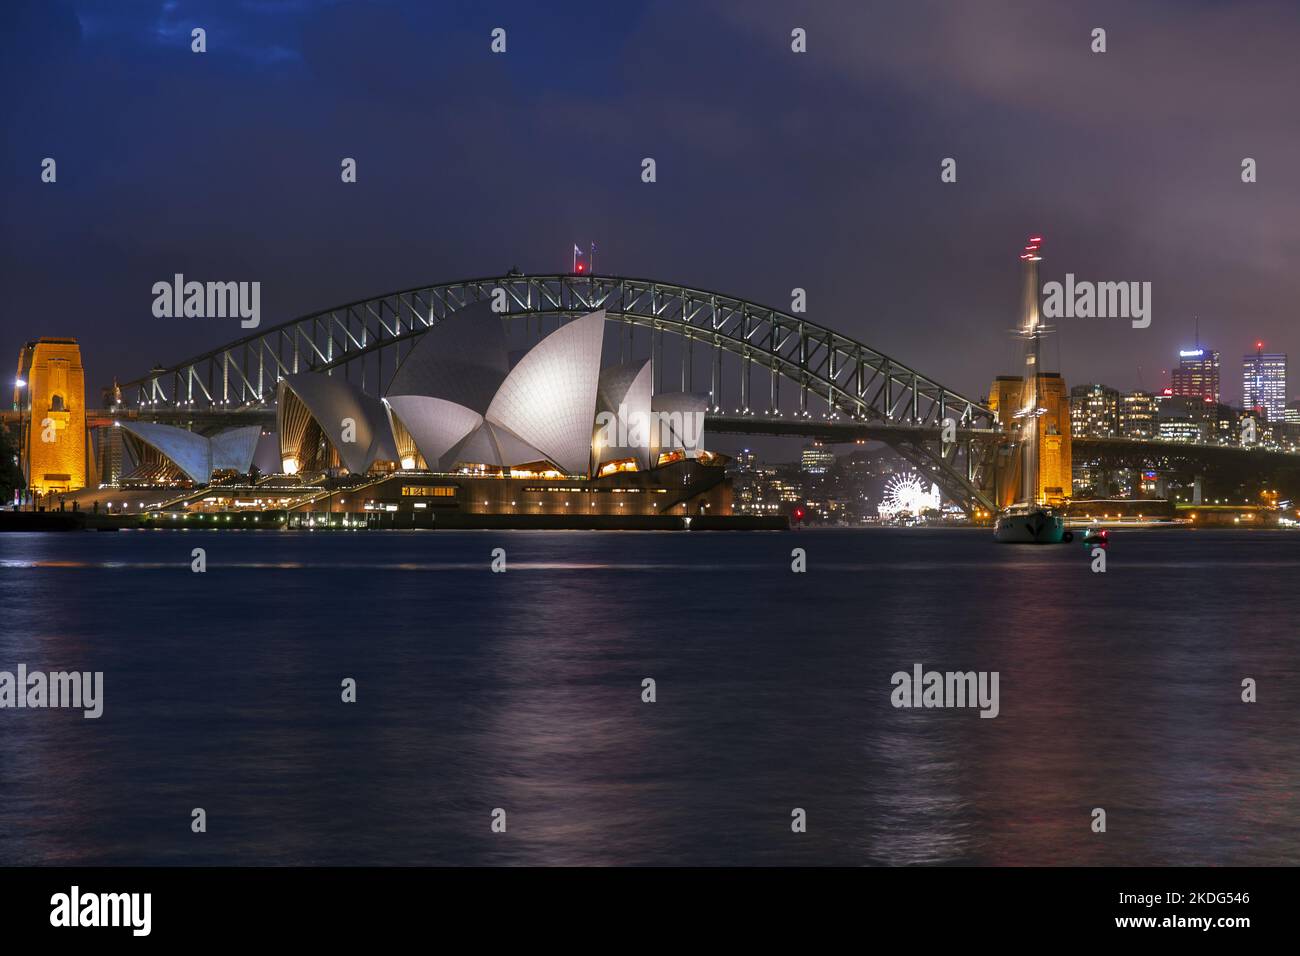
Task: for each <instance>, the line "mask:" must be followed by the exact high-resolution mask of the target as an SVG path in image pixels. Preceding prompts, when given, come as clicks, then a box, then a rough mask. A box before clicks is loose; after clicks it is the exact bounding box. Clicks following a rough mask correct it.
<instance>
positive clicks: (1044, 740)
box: [0, 530, 1300, 865]
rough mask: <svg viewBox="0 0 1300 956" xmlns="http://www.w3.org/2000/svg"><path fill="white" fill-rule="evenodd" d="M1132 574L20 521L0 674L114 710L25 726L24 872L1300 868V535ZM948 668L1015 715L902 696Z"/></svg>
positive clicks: (1158, 534)
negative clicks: (970, 676) (94, 680)
mask: <svg viewBox="0 0 1300 956" xmlns="http://www.w3.org/2000/svg"><path fill="white" fill-rule="evenodd" d="M194 548H203V549H204V550H205V552H206V561H207V570H206V572H204V573H201V574H200V573H194V572H193V571H192V570H191V563H192V560H193V559H192V550H193V549H194ZM495 548H504V549H505V554H506V567H507V570H506V572H505V573H493V572H492V571H491V570H490V564H491V560H492V551H493V549H495ZM793 548H803V549H805V550H806V554H807V571H806V572H804V573H794V572H792V570H791V560H792V559H791V549H793ZM1106 558H1107V568H1106V572H1105V573H1094V572H1093V570H1092V556H1091V554H1090V551H1089V549H1087V548H1085V547H1083V546H1081V545H1080V544H1079V543H1078V542H1076V543H1075V544H1073V545H1059V546H1054V547H1023V548H1016V547H1006V546H1000V545H995V544H994V543H993V541H992V539H991V534H990V533H989V532H988V531H964V530H945V531H940V530H899V531H890V530H872V531H797V532H790V533H726V532H714V533H700V532H689V533H664V532H646V533H629V532H590V533H588V532H463V533H457V532H351V533H348V532H335V533H311V532H269V531H267V532H227V533H211V532H209V533H200V532H169V531H156V532H123V533H117V534H111V533H101V534H94V533H80V534H78V533H68V534H11V535H3V536H0V671H10V672H13V671H14V670H15V669H16V668H17V666H18V665H19V664H25V665H26V666H27V667H28V669H30V670H37V669H40V670H45V671H54V670H76V671H102V672H103V674H104V691H103V695H104V700H103V715H102V716H101V717H100V718H98V719H84V718H83V717H82V715H81V713H80V712H79V711H71V710H49V709H46V710H39V709H23V710H17V709H4V710H0V863H4V864H60V863H62V864H236V865H285V864H327V865H333V864H339V865H342V864H403V865H437V864H453V865H461V864H469V865H473V864H597V865H611V864H612V865H618V864H642V865H663V864H678V865H692V864H699V865H728V864H750V865H754V864H757V865H779V864H840V865H858V864H916V863H939V864H995V865H997V864H1098V865H1112V864H1114V865H1118V864H1294V863H1296V862H1297V861H1298V860H1300V631H1298V630H1297V621H1300V589H1298V588H1297V586H1296V585H1297V582H1300V536H1296V535H1295V534H1292V533H1287V532H1266V531H1253V532H1233V531H1222V532H1216V531H1208V532H1206V531H1188V530H1173V531H1124V532H1115V533H1112V535H1111V543H1110V546H1109V548H1108V551H1107V555H1106ZM916 664H921V665H923V667H924V668H926V669H936V670H940V671H958V670H960V671H967V670H975V671H986V672H992V671H996V672H998V674H999V676H1000V681H999V688H1000V701H999V712H998V716H997V717H996V718H994V719H983V718H981V717H980V716H979V712H978V711H977V710H975V709H971V708H965V709H962V708H952V709H899V708H895V707H894V706H893V705H892V704H891V692H892V691H893V686H892V684H891V675H893V674H894V673H895V672H898V671H905V672H909V673H910V672H911V671H912V669H913V667H914V665H916ZM345 678H353V679H355V681H356V683H357V700H356V702H355V703H344V702H343V701H342V700H341V682H342V681H343V680H344V679H345ZM645 678H653V680H654V681H655V694H656V700H655V701H654V702H653V703H646V702H643V700H642V694H643V689H642V688H643V684H642V682H643V679H645ZM1245 678H1253V679H1254V680H1255V681H1256V682H1257V688H1258V690H1257V693H1258V701H1257V702H1256V703H1243V701H1242V699H1241V695H1242V681H1243V679H1245ZM198 807H201V808H203V809H204V810H205V811H206V817H207V832H206V833H194V832H192V831H191V812H192V810H193V809H194V808H198ZM495 808H501V809H503V810H505V811H506V819H507V828H506V832H505V833H494V832H492V828H491V823H492V812H493V810H494V809H495ZM795 808H802V809H803V810H805V811H806V816H807V832H805V833H795V832H792V829H791V819H792V816H791V814H792V810H794V809H795ZM1094 808H1103V809H1104V810H1105V811H1106V832H1105V833H1095V832H1093V830H1092V826H1091V825H1092V821H1093V810H1094Z"/></svg>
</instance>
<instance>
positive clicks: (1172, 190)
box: [0, 0, 1300, 402]
mask: <svg viewBox="0 0 1300 956" xmlns="http://www.w3.org/2000/svg"><path fill="white" fill-rule="evenodd" d="M0 17H3V29H2V30H0V36H2V39H0V90H2V91H3V92H2V93H0V111H3V128H4V134H5V140H4V150H3V169H2V170H0V191H2V192H0V243H2V248H3V256H2V258H0V282H2V285H3V296H4V318H3V322H2V323H0V359H3V361H5V362H12V361H14V360H15V358H16V356H17V352H18V349H19V346H20V345H21V343H22V342H23V341H25V340H26V339H28V338H32V337H35V336H38V335H74V336H76V337H77V338H79V339H80V340H81V342H82V348H83V353H84V355H85V357H86V359H87V364H88V366H89V369H90V377H89V379H88V385H91V386H94V387H98V386H100V385H103V384H105V383H106V382H107V381H108V380H109V379H110V377H111V376H113V375H114V374H116V375H118V376H119V377H120V378H123V379H127V378H132V377H135V376H137V375H140V374H143V373H144V372H146V371H147V370H148V368H149V367H150V366H151V365H152V364H154V363H155V362H163V363H170V362H174V361H177V360H179V359H182V358H184V357H186V356H187V355H189V354H192V353H195V352H200V351H204V350H206V349H208V348H211V347H214V346H217V345H219V344H221V343H222V342H224V341H226V340H229V339H232V338H235V337H237V336H238V335H239V334H240V330H239V329H238V324H237V322H235V321H233V320H214V319H189V320H185V319H156V318H154V317H153V316H152V314H151V311H150V308H151V304H152V294H151V291H150V289H151V286H152V285H153V283H154V282H156V281H158V280H160V279H168V278H170V277H171V276H172V274H173V273H176V272H182V273H185V274H186V275H187V276H188V277H190V278H197V279H221V280H227V279H228V280H259V281H261V283H262V296H263V298H262V311H263V318H262V323H263V327H265V326H267V325H271V324H274V323H276V322H280V321H283V320H285V319H289V318H292V317H294V316H296V315H300V314H303V313H307V312H311V311H314V310H316V309H320V308H324V307H327V306H330V305H335V304H338V303H340V302H343V301H346V300H352V299H356V298H360V297H363V296H368V295H373V294H378V293H382V292H386V291H392V290H394V289H398V288H406V287H409V286H413V285H418V284H420V283H424V282H436V281H443V280H452V279H459V278H466V277H472V276H482V275H495V274H499V273H502V272H504V271H505V270H506V269H507V268H508V267H510V266H511V265H515V264H517V265H518V266H519V267H521V268H522V269H525V270H529V271H550V270H561V269H565V268H567V266H568V263H569V261H570V260H569V253H570V249H571V243H572V242H574V241H577V242H581V243H583V244H584V245H585V244H586V243H587V242H589V241H591V240H595V241H596V242H597V243H598V244H599V246H600V249H601V261H600V263H599V265H600V269H601V271H603V272H614V273H621V274H625V275H634V276H644V277H653V278H660V279H664V280H668V281H677V282H682V283H687V284H693V285H697V286H701V287H703V288H708V289H716V290H719V291H724V292H728V293H731V294H735V295H740V296H742V297H746V298H750V299H755V300H758V301H760V302H765V303H769V304H773V305H777V306H780V307H782V308H787V309H788V308H789V304H790V289H791V288H792V287H794V286H802V287H805V288H807V289H808V293H809V315H810V317H811V318H813V319H814V320H817V321H820V322H823V323H825V324H828V325H831V326H833V327H835V328H837V329H839V330H841V331H843V332H845V333H847V334H849V335H853V336H856V337H859V338H861V339H862V340H864V341H866V342H867V343H868V344H870V345H872V346H874V347H876V348H879V349H882V350H883V351H885V352H888V353H890V354H892V355H894V356H895V357H897V358H898V359H900V360H902V361H904V362H907V363H909V364H912V365H914V366H916V367H918V368H919V369H920V370H922V371H923V372H925V373H927V374H929V375H932V376H934V377H935V378H937V379H938V380H939V381H942V382H944V383H945V384H947V385H949V386H951V387H953V388H956V389H958V390H961V391H964V392H966V393H967V394H973V395H982V394H984V392H985V390H986V389H987V387H988V382H989V380H990V378H991V377H992V376H993V375H994V374H996V373H998V372H1005V371H1011V370H1013V369H1012V364H1013V363H1012V349H1013V346H1012V344H1011V341H1010V339H1009V337H1008V336H1007V334H1006V331H1007V330H1008V329H1009V328H1010V326H1011V325H1012V324H1013V322H1014V320H1015V312H1016V299H1017V280H1018V277H1017V260H1016V255H1017V253H1018V251H1019V248H1020V246H1021V244H1022V243H1023V241H1024V238H1025V236H1027V235H1028V234H1030V233H1031V232H1041V233H1042V234H1043V235H1044V236H1045V237H1046V249H1045V253H1046V260H1045V261H1044V263H1043V267H1044V269H1043V278H1044V280H1046V279H1052V278H1060V277H1062V276H1063V275H1064V274H1065V273H1066V272H1067V271H1070V272H1074V273H1075V274H1076V275H1077V276H1079V277H1080V278H1087V279H1094V280H1140V281H1150V282H1152V283H1153V286H1154V310H1153V323H1152V325H1151V327H1150V328H1148V329H1145V330H1137V329H1133V328H1131V327H1130V326H1129V324H1128V323H1127V322H1124V321H1122V320H1095V319H1094V320H1081V319H1075V320H1069V319H1066V320H1062V321H1061V325H1062V326H1063V328H1062V332H1061V335H1060V337H1059V338H1060V349H1061V356H1062V370H1063V372H1064V373H1065V376H1066V378H1067V380H1068V381H1069V382H1070V383H1071V384H1077V383H1080V382H1083V381H1089V380H1091V381H1104V382H1107V383H1109V384H1112V385H1115V386H1117V387H1121V388H1132V387H1137V386H1138V385H1139V384H1141V385H1144V386H1146V387H1148V388H1154V387H1157V386H1158V385H1160V384H1162V383H1163V379H1162V372H1161V370H1162V369H1165V368H1168V367H1169V365H1170V364H1171V356H1173V355H1174V353H1175V352H1176V350H1177V349H1178V348H1179V347H1180V346H1186V345H1188V344H1190V342H1191V340H1192V334H1193V333H1192V329H1193V316H1194V315H1199V317H1200V334H1201V340H1202V342H1203V343H1205V344H1207V345H1209V346H1211V347H1214V348H1218V349H1220V350H1221V351H1222V352H1223V356H1224V363H1225V393H1226V398H1228V399H1229V400H1231V401H1234V402H1235V401H1237V400H1239V398H1240V356H1241V354H1242V353H1243V352H1245V351H1247V350H1248V349H1250V348H1252V347H1253V343H1254V341H1255V340H1256V339H1257V338H1262V339H1263V340H1264V341H1265V342H1266V344H1267V346H1268V347H1269V348H1270V349H1271V350H1277V351H1287V352H1290V353H1292V354H1293V355H1297V356H1300V331H1297V322H1296V316H1297V311H1296V303H1297V299H1298V298H1300V295H1298V293H1300V270H1297V269H1296V263H1297V261H1300V215H1297V213H1298V212H1300V202H1298V201H1297V200H1300V134H1298V133H1297V119H1296V117H1297V116H1298V115H1300V112H1298V111H1297V106H1296V102H1295V101H1296V99H1297V96H1298V95H1300V56H1297V53H1296V51H1297V50H1300V5H1297V4H1294V3H1289V2H1288V3H1276V4H1272V3H1207V2H1201V3H1198V2H1192V0H1171V2H1165V3H1135V2H1131V0H1124V2H1118V3H1097V4H1081V3H1064V2H1041V0H1040V2H1025V3H996V2H979V3H974V2H970V3H967V2H951V3H926V2H906V3H904V2H897V3H879V4H868V3H862V2H844V3H832V2H825V0H818V2H815V3H814V2H810V3H805V4H798V3H785V2H776V0H743V2H742V0H731V2H724V3H714V2H706V0H689V2H680V3H678V2H662V3H654V4H634V3H629V2H619V3H611V4H601V3H596V2H592V0H586V2H581V3H538V2H534V0H529V2H518V3H493V2H407V3H330V2H311V0H284V2H273V0H257V2H255V0H204V2H199V0H168V2H127V0H117V2H113V0H18V2H13V0H10V2H7V3H6V4H5V5H4V7H3V12H2V13H0ZM194 26H202V27H204V28H206V29H207V31H208V52H207V53H206V54H203V55H196V54H193V53H191V52H190V49H189V46H190V36H189V34H190V30H191V28H192V27H194ZM496 26H501V27H504V28H506V29H507V31H508V44H509V49H508V52H507V53H506V54H505V55H502V56H497V55H493V54H491V53H490V51H489V49H488V45H489V33H490V31H491V29H492V28H493V27H496ZM795 26H802V27H804V28H806V29H807V31H808V38H809V39H808V43H809V52H808V53H807V54H806V55H796V54H794V53H792V52H791V51H790V39H789V38H790V30H791V29H792V28H793V27H795ZM1096 26H1101V27H1104V28H1106V30H1107V33H1108V47H1109V52H1107V53H1105V54H1103V55H1096V54H1093V53H1091V52H1090V50H1089V43H1090V35H1089V34H1090V31H1091V29H1092V28H1093V27H1096ZM46 156H51V157H54V158H55V159H56V160H57V161H58V183H57V184H55V185H46V184H42V183H41V181H40V163H41V160H42V159H43V158H44V157H46ZM344 156H352V157H355V158H356V159H357V160H358V163H359V182H358V183H357V184H356V185H344V184H342V183H341V182H340V180H339V162H340V159H341V158H342V157H344ZM645 156H652V157H654V158H655V159H656V160H657V163H658V175H659V181H658V182H657V183H655V184H653V185H646V184H643V183H642V182H641V181H640V161H641V159H642V157H645ZM945 156H952V157H955V158H956V159H957V162H958V181H957V183H956V184H949V185H945V184H943V183H941V182H940V181H939V163H940V160H941V159H942V158H943V157H945ZM1246 156H1250V157H1254V158H1255V159H1256V160H1257V161H1258V164H1259V182H1258V183H1255V184H1253V185H1246V184H1243V183H1242V182H1241V179H1240V163H1241V160H1242V158H1243V157H1246ZM1052 348H1053V351H1052V354H1053V357H1054V349H1055V345H1054V344H1053V347H1052ZM1139 367H1141V370H1142V371H1141V378H1140V379H1139ZM1296 391H1300V389H1295V388H1294V387H1293V393H1294V392H1296Z"/></svg>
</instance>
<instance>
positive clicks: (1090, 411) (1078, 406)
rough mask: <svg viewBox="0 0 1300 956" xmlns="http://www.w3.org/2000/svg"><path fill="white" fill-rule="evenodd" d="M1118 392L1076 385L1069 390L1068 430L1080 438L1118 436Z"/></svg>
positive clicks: (1102, 387) (1099, 386)
mask: <svg viewBox="0 0 1300 956" xmlns="http://www.w3.org/2000/svg"><path fill="white" fill-rule="evenodd" d="M1119 400H1120V396H1119V390H1118V389H1114V388H1110V387H1109V386H1106V385H1076V386H1074V388H1072V389H1070V429H1071V433H1072V434H1073V435H1075V436H1076V437H1081V438H1111V437H1113V436H1115V435H1117V434H1119Z"/></svg>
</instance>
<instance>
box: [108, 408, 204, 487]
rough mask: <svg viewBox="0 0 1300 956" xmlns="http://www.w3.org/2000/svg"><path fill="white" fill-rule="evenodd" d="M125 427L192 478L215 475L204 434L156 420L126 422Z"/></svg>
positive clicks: (200, 480) (202, 481)
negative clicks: (160, 423)
mask: <svg viewBox="0 0 1300 956" xmlns="http://www.w3.org/2000/svg"><path fill="white" fill-rule="evenodd" d="M122 429H123V430H124V431H127V432H130V433H131V434H132V435H134V436H135V437H136V438H138V439H140V440H141V441H142V442H144V443H145V444H147V445H149V446H151V447H152V448H154V449H155V450H156V451H157V452H158V453H159V454H160V455H162V456H163V457H164V458H166V459H167V460H168V461H170V462H171V463H172V464H173V465H175V466H176V467H177V468H179V469H180V470H181V471H182V472H184V473H185V475H186V477H188V478H189V479H190V480H191V481H195V482H198V483H199V484H203V483H206V482H207V480H208V479H209V478H211V477H212V446H211V444H210V443H209V442H208V440H207V439H206V438H204V437H203V436H202V435H196V434H194V432H192V431H187V430H186V429H184V428H176V427H175V426H173V425H159V424H156V423H154V422H123V423H122Z"/></svg>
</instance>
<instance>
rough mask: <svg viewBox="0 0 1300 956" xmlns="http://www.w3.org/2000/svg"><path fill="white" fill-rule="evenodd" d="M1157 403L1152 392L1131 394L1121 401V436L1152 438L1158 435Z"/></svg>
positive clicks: (1123, 397)
mask: <svg viewBox="0 0 1300 956" xmlns="http://www.w3.org/2000/svg"><path fill="white" fill-rule="evenodd" d="M1156 420H1157V402H1156V397H1155V396H1154V395H1152V394H1151V393H1150V392H1129V393H1128V394H1126V395H1124V396H1122V397H1121V398H1120V400H1119V434H1120V435H1121V436H1123V437H1124V438H1151V437H1153V436H1154V435H1155V433H1156Z"/></svg>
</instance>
